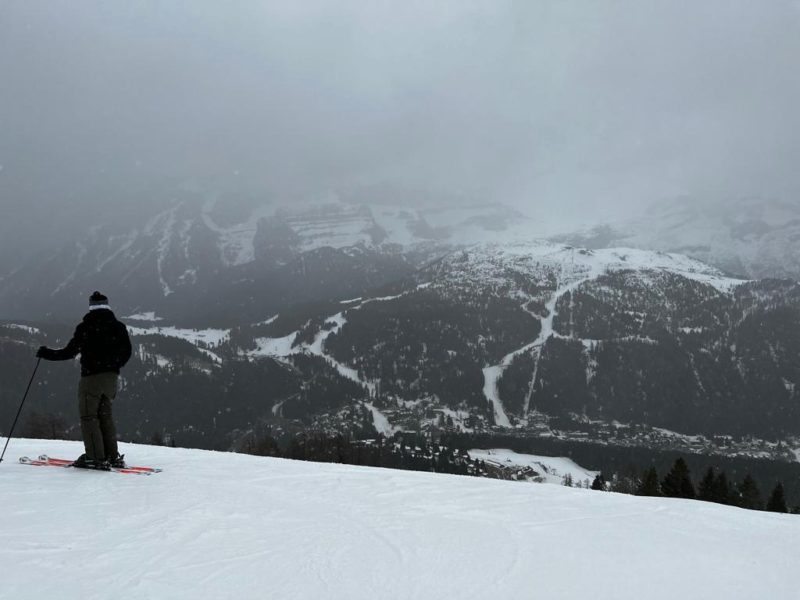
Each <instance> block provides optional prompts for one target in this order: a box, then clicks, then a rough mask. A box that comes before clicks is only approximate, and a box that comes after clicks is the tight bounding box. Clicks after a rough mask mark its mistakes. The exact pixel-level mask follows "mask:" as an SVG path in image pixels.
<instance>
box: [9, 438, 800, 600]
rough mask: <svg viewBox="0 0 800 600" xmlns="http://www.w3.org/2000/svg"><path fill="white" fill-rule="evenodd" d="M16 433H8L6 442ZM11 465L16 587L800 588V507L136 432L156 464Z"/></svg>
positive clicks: (528, 593)
mask: <svg viewBox="0 0 800 600" xmlns="http://www.w3.org/2000/svg"><path fill="white" fill-rule="evenodd" d="M2 441H3V442H4V440H2ZM79 451H80V447H79V444H77V443H75V442H61V441H35V440H13V441H12V443H11V445H10V447H9V453H8V454H7V459H10V460H9V461H8V462H4V463H3V464H2V465H0V506H2V510H1V511H0V531H2V532H3V543H2V544H0V565H2V571H3V578H2V584H1V586H0V597H2V598H15V599H17V600H21V599H28V598H29V599H34V598H35V599H39V598H62V599H72V598H81V599H82V600H84V599H89V598H98V599H100V598H103V599H105V598H115V599H118V600H121V599H126V598H136V599H148V598H173V599H174V598H186V599H193V600H194V599H196V598H214V599H223V598H281V599H293V598H297V599H301V598H332V599H338V598H347V599H360V598H363V599H372V598H384V599H387V598H388V599H391V598H398V599H401V598H402V599H411V598H413V599H427V598H431V599H437V600H438V599H441V598H464V599H467V598H474V599H485V598H498V599H512V598H513V599H527V598H559V599H573V598H574V599H577V598H589V597H591V598H595V599H598V598H605V599H612V598H613V599H614V600H625V599H634V598H636V599H640V598H647V599H649V600H661V599H664V600H666V599H673V598H683V599H691V598H697V599H703V600H708V599H715V598H725V600H744V599H748V600H749V599H756V598H793V597H796V592H797V589H798V586H800V571H798V570H797V568H796V551H797V547H798V545H800V517H797V516H792V515H775V514H768V513H760V512H749V511H743V510H739V509H736V508H731V507H724V506H718V505H712V504H706V503H700V502H691V501H685V500H669V499H658V498H637V497H633V496H622V495H617V494H611V493H602V492H592V491H589V490H577V489H569V488H564V487H562V486H555V485H537V484H532V483H517V482H503V481H495V480H487V479H476V478H470V477H457V476H448V475H437V474H432V473H415V472H407V471H392V470H385V469H372V468H366V467H352V466H345V465H330V464H315V463H305V462H295V461H287V460H280V459H269V458H259V457H253V456H246V455H236V454H226V453H215V452H206V451H199V450H185V449H169V448H161V447H152V446H133V445H128V444H123V448H122V451H123V452H125V453H126V454H127V455H128V456H129V457H130V458H131V459H132V460H133V461H134V462H136V463H139V464H150V463H152V464H154V465H158V466H161V467H163V468H164V469H165V471H164V472H163V473H160V474H157V475H153V476H150V477H144V476H137V475H119V474H114V473H97V472H89V471H76V470H71V469H64V470H61V469H56V468H52V467H32V466H25V465H20V464H17V463H16V462H13V461H14V460H16V458H17V457H18V456H20V455H23V454H29V455H36V454H38V453H41V452H46V453H49V454H50V455H56V456H59V455H60V456H68V457H69V456H75V455H77V454H78V453H79Z"/></svg>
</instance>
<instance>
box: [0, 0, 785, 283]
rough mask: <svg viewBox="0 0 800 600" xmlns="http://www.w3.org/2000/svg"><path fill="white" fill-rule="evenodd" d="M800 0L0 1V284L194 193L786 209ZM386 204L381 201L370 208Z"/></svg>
mask: <svg viewBox="0 0 800 600" xmlns="http://www.w3.org/2000/svg"><path fill="white" fill-rule="evenodd" d="M799 30H800V4H798V2H796V1H788V0H775V1H772V2H768V3H754V2H744V1H741V2H731V1H727V0H726V1H707V2H703V3H701V4H696V3H689V2H671V1H670V2H666V1H665V2H647V3H642V2H635V1H618V2H608V3H595V2H569V3H556V2H527V1H518V2H515V1H506V2H499V1H492V2H469V3H465V2H436V3H430V2H403V3H397V2H368V3H365V2H335V3H331V2H303V3H286V2H235V3H225V4H221V3H217V2H210V1H206V0H191V1H188V0H187V1H176V2H169V3H163V2H137V3H107V2H99V1H96V0H84V1H81V2H67V1H51V2H47V3H42V2H28V1H26V0H5V1H4V2H3V3H2V5H0V79H1V80H2V85H0V165H1V167H0V207H1V208H2V214H3V218H2V222H1V223H0V235H1V236H2V242H0V250H2V261H0V270H2V271H7V270H8V269H10V268H12V267H14V266H18V262H19V258H20V256H24V255H27V254H30V253H31V252H33V251H34V250H36V249H41V248H42V247H43V246H45V245H50V244H51V243H57V242H63V241H67V240H69V239H71V238H72V237H74V236H76V235H78V234H79V233H85V231H86V230H87V229H88V227H89V226H91V225H94V224H98V223H103V222H107V221H110V220H122V221H124V222H127V221H128V220H130V219H135V217H136V216H137V215H139V214H141V213H142V212H143V211H142V209H146V210H145V211H144V212H148V211H150V210H152V209H153V208H156V207H159V206H162V205H163V206H167V205H168V204H169V203H170V202H172V201H173V199H174V197H175V196H176V194H179V193H180V192H181V190H184V191H185V190H187V189H188V190H192V191H193V192H194V193H195V194H196V195H197V196H200V197H205V196H210V195H219V194H231V195H233V196H238V197H242V196H244V197H254V198H258V199H259V200H263V199H268V200H270V201H271V202H274V203H276V204H281V203H296V202H298V201H307V200H318V199H320V198H325V197H326V196H327V195H329V194H331V193H341V192H342V191H348V190H349V191H352V190H358V189H361V188H362V187H364V186H376V185H377V186H385V187H386V188H387V189H394V190H411V192H409V193H408V194H407V195H408V196H410V197H413V196H416V195H419V194H425V195H426V197H428V198H430V199H431V201H433V202H435V201H437V199H438V198H445V199H446V201H447V202H453V201H455V202H464V203H469V202H475V201H481V202H483V201H491V202H498V201H499V202H503V203H506V204H509V205H511V206H513V207H514V208H516V209H519V210H522V211H523V212H525V213H527V214H529V215H531V216H533V217H534V219H535V221H536V222H537V223H538V224H539V226H540V228H541V229H544V230H550V229H552V230H555V229H560V230H563V229H565V228H568V227H572V226H575V227H577V226H583V225H590V224H592V223H596V222H600V221H604V220H607V219H611V218H616V217H619V216H620V215H624V214H627V213H629V212H630V211H631V210H632V209H637V208H638V207H640V206H644V205H646V204H651V203H653V202H656V203H658V202H669V201H670V199H671V198H675V197H677V196H689V197H692V198H696V199H697V200H698V201H703V200H706V199H712V200H714V201H715V202H719V201H724V200H725V199H727V198H741V197H743V196H755V197H763V198H772V199H777V200H780V201H782V202H790V203H792V202H797V200H798V198H800V195H799V194H798V193H797V192H798V188H799V187H800V181H799V179H800V174H798V171H797V169H796V164H797V160H798V158H800V139H798V136H797V131H798V125H800V123H798V116H797V115H798V113H797V110H796V107H797V106H798V105H800V77H799V76H798V71H797V69H796V57H797V56H798V55H799V53H800V35H798V31H799ZM373 199H374V198H373Z"/></svg>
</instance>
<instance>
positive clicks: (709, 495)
mask: <svg viewBox="0 0 800 600" xmlns="http://www.w3.org/2000/svg"><path fill="white" fill-rule="evenodd" d="M714 480H715V477H714V467H708V471H706V474H705V475H703V479H702V481H701V482H700V485H699V486H698V487H697V498H698V499H699V500H705V501H706V502H714Z"/></svg>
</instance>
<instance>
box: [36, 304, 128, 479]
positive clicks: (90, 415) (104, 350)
mask: <svg viewBox="0 0 800 600" xmlns="http://www.w3.org/2000/svg"><path fill="white" fill-rule="evenodd" d="M78 354H80V355H81V379H80V383H79V385H78V406H79V410H80V415H81V434H82V436H83V445H84V447H85V449H86V453H85V454H83V455H81V457H80V458H78V460H76V461H75V462H74V463H73V465H72V466H74V467H80V468H84V469H102V470H108V469H109V468H110V467H115V468H124V467H125V461H124V456H122V455H120V454H119V449H118V447H117V432H116V428H115V427H114V421H113V419H112V416H111V408H112V406H111V405H112V403H113V401H114V398H115V397H116V395H117V379H118V377H119V370H120V368H122V367H123V366H124V365H125V363H127V362H128V359H130V357H131V341H130V338H129V337H128V329H127V328H126V327H125V325H124V324H123V323H120V322H119V321H118V320H117V319H116V317H115V316H114V313H113V312H111V308H110V307H109V305H108V298H107V297H105V296H104V295H103V294H101V293H100V292H94V293H93V294H92V295H91V297H90V298H89V312H88V313H87V314H86V316H84V317H83V321H82V322H81V323H79V324H78V326H77V327H76V328H75V333H74V335H73V336H72V339H71V340H70V341H69V343H68V344H67V345H66V347H64V348H62V349H60V350H52V349H50V348H48V347H47V346H42V347H40V348H39V350H38V351H37V352H36V356H37V357H38V358H43V359H45V360H69V359H70V358H75V356H77V355H78Z"/></svg>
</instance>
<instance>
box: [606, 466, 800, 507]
mask: <svg viewBox="0 0 800 600" xmlns="http://www.w3.org/2000/svg"><path fill="white" fill-rule="evenodd" d="M592 489H600V490H603V489H610V490H611V491H615V492H622V493H632V494H635V495H637V496H663V497H666V498H687V499H690V500H702V501H705V502H716V503H717V504H727V505H730V506H738V507H740V508H747V509H751V510H767V511H771V512H779V513H788V512H790V511H789V507H788V505H787V502H786V496H785V494H784V489H783V484H782V483H781V482H780V481H779V482H777V483H776V484H775V487H774V488H773V489H772V492H771V493H770V494H769V497H768V498H767V499H766V502H765V501H764V498H763V496H762V494H761V490H759V488H758V484H757V483H756V481H755V479H753V477H752V476H751V475H750V474H749V473H748V474H746V475H745V476H744V478H742V480H741V481H740V482H738V483H734V482H733V481H731V480H730V479H729V478H728V476H727V474H726V473H725V471H723V470H720V469H717V468H715V467H709V468H708V469H707V470H706V472H705V474H704V475H703V478H702V479H701V480H700V481H699V482H698V483H697V485H695V484H694V482H693V481H692V478H691V474H690V471H689V466H688V465H687V463H686V461H685V460H684V459H683V458H678V459H676V460H675V463H674V464H673V465H672V468H671V469H670V470H669V472H668V473H667V474H666V475H665V476H664V477H663V478H659V475H658V471H657V470H656V468H655V467H650V468H648V469H646V470H645V471H644V473H642V475H641V476H640V477H631V476H622V477H621V476H619V475H615V476H614V477H613V478H612V480H611V481H610V482H608V483H607V482H606V481H605V479H604V477H603V475H602V474H600V475H598V476H597V477H596V478H595V481H594V483H593V484H592ZM792 512H795V513H800V507H796V508H795V509H794V511H792Z"/></svg>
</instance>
